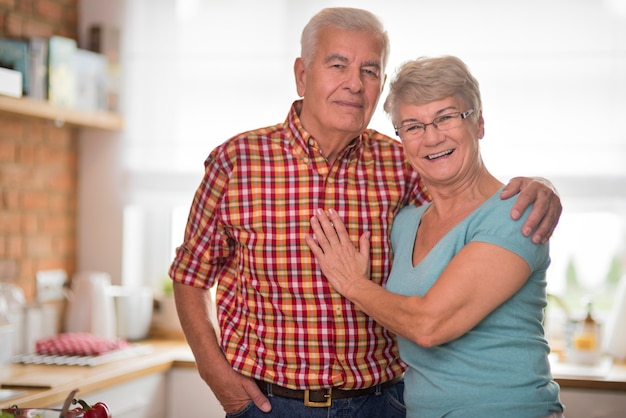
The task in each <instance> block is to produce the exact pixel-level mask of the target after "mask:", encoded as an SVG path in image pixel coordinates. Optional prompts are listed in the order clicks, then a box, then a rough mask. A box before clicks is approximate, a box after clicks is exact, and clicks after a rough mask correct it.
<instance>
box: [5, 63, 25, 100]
mask: <svg viewBox="0 0 626 418" xmlns="http://www.w3.org/2000/svg"><path fill="white" fill-rule="evenodd" d="M0 95H4V96H11V97H22V73H20V72H19V71H15V70H10V69H8V68H3V67H0Z"/></svg>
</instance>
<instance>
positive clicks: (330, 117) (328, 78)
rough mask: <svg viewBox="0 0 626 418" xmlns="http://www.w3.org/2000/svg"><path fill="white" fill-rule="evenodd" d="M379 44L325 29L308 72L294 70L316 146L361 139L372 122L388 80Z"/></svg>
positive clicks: (362, 35) (302, 116)
mask: <svg viewBox="0 0 626 418" xmlns="http://www.w3.org/2000/svg"><path fill="white" fill-rule="evenodd" d="M382 60H383V47H382V42H381V40H380V39H379V38H378V37H376V36H374V35H371V34H367V33H365V32H355V31H343V30H338V29H331V28H325V29H322V30H321V31H320V35H319V38H318V45H317V48H316V50H315V53H314V55H313V59H312V62H311V63H310V64H309V66H308V67H305V66H304V62H303V61H302V60H301V59H300V58H299V59H298V60H296V64H295V67H294V70H295V75H296V83H297V88H298V94H299V95H300V96H302V97H303V98H304V104H303V107H302V112H301V114H300V119H301V121H302V124H303V125H304V128H305V129H306V130H307V131H309V132H310V133H311V134H313V136H314V137H316V139H317V140H318V141H324V140H333V141H334V140H336V139H343V140H344V141H349V140H351V139H352V138H354V137H356V136H358V135H360V134H361V133H362V132H363V131H364V130H365V129H366V128H367V125H368V124H369V122H370V119H371V118H372V115H373V113H374V110H375V108H376V103H377V102H378V99H379V97H380V94H381V92H382V88H383V85H384V80H385V75H384V74H383V70H384V69H383V68H382V65H383V64H382V62H383V61H382Z"/></svg>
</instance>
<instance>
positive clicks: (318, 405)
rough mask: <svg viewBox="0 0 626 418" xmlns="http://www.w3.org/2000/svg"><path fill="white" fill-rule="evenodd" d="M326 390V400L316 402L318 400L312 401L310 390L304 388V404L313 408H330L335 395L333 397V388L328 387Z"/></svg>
mask: <svg viewBox="0 0 626 418" xmlns="http://www.w3.org/2000/svg"><path fill="white" fill-rule="evenodd" d="M325 390H326V394H324V397H325V398H326V401H324V402H316V401H311V400H310V399H309V392H310V391H309V390H308V389H305V390H304V406H311V407H313V408H329V407H330V404H331V403H332V401H333V397H332V391H333V388H328V389H325Z"/></svg>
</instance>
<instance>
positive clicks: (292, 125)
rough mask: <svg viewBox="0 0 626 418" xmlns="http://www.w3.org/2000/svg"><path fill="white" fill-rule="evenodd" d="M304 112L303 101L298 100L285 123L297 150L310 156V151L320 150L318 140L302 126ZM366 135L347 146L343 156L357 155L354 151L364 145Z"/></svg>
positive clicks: (358, 137) (360, 136)
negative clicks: (301, 115)
mask: <svg viewBox="0 0 626 418" xmlns="http://www.w3.org/2000/svg"><path fill="white" fill-rule="evenodd" d="M301 111H302V99H300V100H296V101H295V102H293V104H292V105H291V109H290V110H289V115H288V116H287V120H286V121H285V125H286V126H285V127H286V128H287V129H288V130H289V131H290V132H291V133H292V135H293V140H294V142H295V145H296V148H298V149H299V150H301V151H303V152H304V153H306V154H307V155H309V154H310V152H309V150H310V149H311V148H313V149H319V146H318V144H317V140H316V139H315V138H314V137H313V135H311V134H310V133H309V132H308V131H307V130H306V129H304V127H303V126H302V122H301V121H300V112H301ZM364 136H365V133H362V134H361V135H359V136H357V137H356V138H354V139H353V140H352V141H350V143H349V144H348V145H347V146H346V148H345V149H344V152H343V156H344V158H345V157H348V156H351V155H355V154H354V151H355V150H356V149H357V148H358V147H359V146H360V145H361V144H362V143H363V140H364Z"/></svg>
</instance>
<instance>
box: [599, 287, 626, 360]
mask: <svg viewBox="0 0 626 418" xmlns="http://www.w3.org/2000/svg"><path fill="white" fill-rule="evenodd" d="M603 348H604V351H605V352H606V353H608V354H610V355H611V356H612V357H613V358H614V359H616V360H621V361H624V360H626V275H625V276H623V277H622V278H621V280H620V283H619V285H618V288H617V292H616V293H615V299H614V301H613V308H612V310H611V314H610V316H609V318H608V320H607V323H606V328H605V333H604V347H603Z"/></svg>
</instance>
